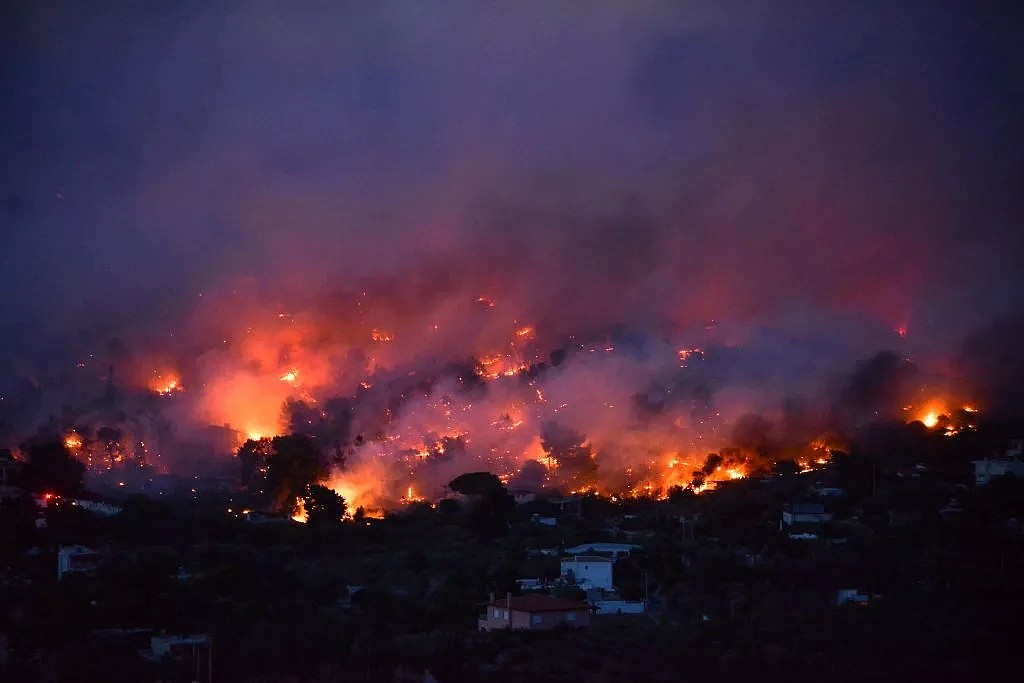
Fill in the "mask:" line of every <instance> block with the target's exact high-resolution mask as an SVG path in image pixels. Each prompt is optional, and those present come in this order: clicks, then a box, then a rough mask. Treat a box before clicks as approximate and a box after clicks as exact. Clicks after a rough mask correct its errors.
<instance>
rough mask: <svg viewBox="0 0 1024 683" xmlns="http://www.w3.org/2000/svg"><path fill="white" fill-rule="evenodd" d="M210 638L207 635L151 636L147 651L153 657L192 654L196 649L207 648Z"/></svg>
mask: <svg viewBox="0 0 1024 683" xmlns="http://www.w3.org/2000/svg"><path fill="white" fill-rule="evenodd" d="M211 641H212V638H211V637H210V634H209V633H195V634H192V635H188V636H168V635H162V636H153V637H152V638H150V639H149V649H150V652H151V653H152V655H153V657H156V658H160V657H169V656H174V655H178V654H185V653H188V654H192V653H193V652H195V650H196V649H197V648H200V647H209V646H210V644H211Z"/></svg>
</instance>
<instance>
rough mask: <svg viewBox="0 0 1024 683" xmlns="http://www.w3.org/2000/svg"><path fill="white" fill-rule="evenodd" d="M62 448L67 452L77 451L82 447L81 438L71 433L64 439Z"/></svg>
mask: <svg viewBox="0 0 1024 683" xmlns="http://www.w3.org/2000/svg"><path fill="white" fill-rule="evenodd" d="M64 447H65V448H67V449H68V450H72V451H73V450H77V449H79V448H81V447H82V438H81V437H80V436H78V434H76V433H74V432H71V433H70V434H68V435H67V436H66V437H65V438H64Z"/></svg>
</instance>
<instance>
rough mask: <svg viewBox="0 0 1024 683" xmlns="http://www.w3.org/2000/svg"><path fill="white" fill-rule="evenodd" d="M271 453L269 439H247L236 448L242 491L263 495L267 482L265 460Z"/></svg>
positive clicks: (271, 443) (271, 447)
mask: <svg viewBox="0 0 1024 683" xmlns="http://www.w3.org/2000/svg"><path fill="white" fill-rule="evenodd" d="M272 451H273V442H272V441H271V440H270V439H249V440H247V441H246V442H245V443H243V444H242V445H241V446H239V448H238V452H237V453H236V454H235V455H237V456H238V464H239V467H240V469H241V479H242V489H243V490H245V491H248V492H250V493H256V494H262V493H264V489H265V485H266V480H267V458H268V457H269V456H270V453H271V452H272Z"/></svg>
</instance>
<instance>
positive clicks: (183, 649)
mask: <svg viewBox="0 0 1024 683" xmlns="http://www.w3.org/2000/svg"><path fill="white" fill-rule="evenodd" d="M140 654H141V655H142V656H143V658H145V659H148V660H149V661H151V662H156V663H158V664H162V665H165V666H171V667H187V670H189V671H190V672H191V670H192V669H193V668H194V671H195V673H194V675H192V674H190V676H189V680H191V681H193V683H210V682H211V681H213V637H212V636H211V635H210V634H209V633H194V634H192V635H187V636H173V635H159V636H153V637H152V638H150V639H149V651H146V650H143V651H142V652H140ZM161 680H164V679H163V677H162V676H161ZM168 680H169V679H168ZM173 680H182V679H180V678H174V679H173Z"/></svg>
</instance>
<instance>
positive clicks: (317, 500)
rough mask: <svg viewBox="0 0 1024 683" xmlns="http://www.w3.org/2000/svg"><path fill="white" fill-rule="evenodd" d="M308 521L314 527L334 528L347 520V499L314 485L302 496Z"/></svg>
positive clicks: (323, 487)
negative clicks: (333, 526)
mask: <svg viewBox="0 0 1024 683" xmlns="http://www.w3.org/2000/svg"><path fill="white" fill-rule="evenodd" d="M302 501H303V509H304V510H305V513H306V521H307V522H308V523H309V524H310V525H313V526H325V527H327V526H332V525H336V524H339V523H340V522H341V521H342V520H343V519H344V518H345V512H346V509H347V506H346V503H345V499H344V498H342V497H341V496H339V495H338V494H337V493H335V492H334V491H332V490H331V489H329V488H327V487H326V486H322V485H320V484H312V485H310V486H309V487H308V488H307V490H306V494H305V495H304V496H302Z"/></svg>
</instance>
